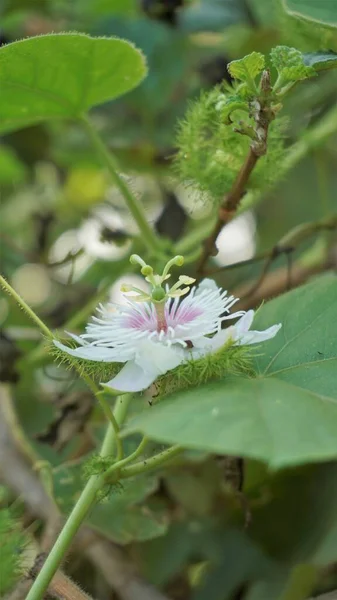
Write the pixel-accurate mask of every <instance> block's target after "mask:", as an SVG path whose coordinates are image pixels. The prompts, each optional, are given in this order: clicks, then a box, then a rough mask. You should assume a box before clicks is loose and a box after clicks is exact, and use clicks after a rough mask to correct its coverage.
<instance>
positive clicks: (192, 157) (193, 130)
mask: <svg viewBox="0 0 337 600" xmlns="http://www.w3.org/2000/svg"><path fill="white" fill-rule="evenodd" d="M243 85H244V84H243ZM239 87H240V86H239ZM239 87H238V88H237V90H235V92H234V96H235V97H237V96H238V94H239V95H240V97H241V88H240V89H239ZM228 98H229V95H228V94H227V93H226V92H225V90H224V89H223V88H222V87H221V86H216V87H215V88H213V89H212V90H211V91H209V92H206V93H205V92H204V93H202V94H201V96H200V98H199V99H198V100H197V101H195V102H193V103H192V104H190V106H189V108H188V110H187V114H186V118H185V120H184V121H182V122H181V123H180V125H179V128H178V135H177V146H178V148H179V150H178V153H177V156H176V159H175V170H176V172H177V173H178V175H179V177H180V178H181V179H182V180H183V181H184V183H185V185H186V186H187V187H188V186H190V187H191V188H194V189H196V190H198V191H199V193H200V195H201V197H202V198H203V200H204V201H205V202H207V201H213V202H215V203H217V204H220V203H221V202H222V201H223V198H224V196H225V194H227V192H228V191H229V190H230V189H231V186H232V184H233V182H234V180H235V178H236V177H237V174H238V172H239V170H240V168H241V167H242V164H243V162H244V160H245V158H246V156H247V153H248V151H249V145H250V143H251V139H250V138H249V137H248V136H247V135H240V134H238V133H237V132H235V131H234V129H235V127H239V128H240V123H239V121H240V119H244V121H245V123H247V122H249V121H250V122H251V125H252V126H254V123H253V120H252V119H249V117H248V116H247V112H245V111H243V110H236V111H235V112H233V113H231V119H232V120H233V125H230V126H228V125H227V123H228V120H227V118H226V116H225V114H223V113H222V110H221V105H220V108H219V102H223V101H225V102H226V100H227V99H228ZM247 107H248V101H247ZM225 110H227V108H226V107H225ZM227 116H228V115H227ZM281 123H282V122H281V121H280V119H276V120H275V121H273V122H272V123H271V125H270V128H269V136H268V153H267V155H266V156H263V157H261V159H260V160H259V162H258V164H257V166H256V168H255V169H254V171H253V173H252V175H251V178H250V180H249V184H248V189H256V188H258V189H261V188H264V187H266V186H268V185H269V183H271V182H272V181H273V180H274V179H275V178H276V177H277V175H278V171H279V165H280V161H281V160H282V158H283V141H282V135H281V128H282V127H281Z"/></svg>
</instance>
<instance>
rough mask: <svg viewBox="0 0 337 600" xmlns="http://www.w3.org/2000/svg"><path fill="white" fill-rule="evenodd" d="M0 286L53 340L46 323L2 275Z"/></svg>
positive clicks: (0, 276)
mask: <svg viewBox="0 0 337 600" xmlns="http://www.w3.org/2000/svg"><path fill="white" fill-rule="evenodd" d="M0 285H1V286H2V287H3V289H4V290H5V291H6V292H7V294H9V295H10V296H12V298H14V300H15V301H16V303H17V304H18V305H19V306H20V307H21V308H22V310H23V311H24V312H25V313H26V314H27V315H28V316H29V317H30V318H31V319H32V320H33V321H34V323H36V325H37V326H38V327H39V329H41V331H42V333H44V335H46V336H47V337H48V338H52V337H53V334H52V332H51V331H50V329H48V327H47V325H45V324H44V322H43V321H41V319H39V317H38V316H37V315H36V314H35V312H34V311H33V310H32V309H31V308H30V306H28V304H26V302H25V301H24V299H23V298H21V296H20V295H19V294H18V293H17V292H16V291H15V290H14V289H13V288H12V286H11V285H10V284H9V283H8V281H6V279H5V278H4V277H2V275H0Z"/></svg>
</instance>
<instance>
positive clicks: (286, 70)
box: [270, 46, 316, 83]
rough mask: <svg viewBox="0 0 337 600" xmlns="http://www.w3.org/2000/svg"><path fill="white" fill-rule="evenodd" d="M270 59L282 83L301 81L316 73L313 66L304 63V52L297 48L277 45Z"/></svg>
mask: <svg viewBox="0 0 337 600" xmlns="http://www.w3.org/2000/svg"><path fill="white" fill-rule="evenodd" d="M270 60H271V63H272V65H273V66H274V67H275V69H277V71H278V74H279V77H280V78H281V79H282V83H286V82H289V81H300V80H301V79H307V78H308V77H312V76H313V75H316V71H315V69H314V68H313V67H311V66H306V65H305V64H304V58H303V54H302V53H301V52H300V51H299V50H296V48H289V47H288V46H276V48H273V49H272V50H271V52H270Z"/></svg>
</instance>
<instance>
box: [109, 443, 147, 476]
mask: <svg viewBox="0 0 337 600" xmlns="http://www.w3.org/2000/svg"><path fill="white" fill-rule="evenodd" d="M148 443H149V440H148V438H147V437H146V436H144V437H143V439H142V441H141V442H140V444H139V446H138V447H137V448H136V450H135V451H134V452H132V454H129V456H126V457H125V458H123V459H122V460H120V461H118V462H116V463H115V464H114V465H112V466H111V467H110V468H109V469H108V470H107V471H105V482H106V483H108V482H109V477H110V475H112V474H114V473H115V471H118V470H119V469H120V468H121V467H124V465H127V464H128V463H129V462H132V461H133V460H134V459H135V458H138V456H140V454H141V453H142V452H143V450H144V448H145V446H146V445H147V444H148Z"/></svg>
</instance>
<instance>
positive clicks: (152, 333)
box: [54, 255, 281, 392]
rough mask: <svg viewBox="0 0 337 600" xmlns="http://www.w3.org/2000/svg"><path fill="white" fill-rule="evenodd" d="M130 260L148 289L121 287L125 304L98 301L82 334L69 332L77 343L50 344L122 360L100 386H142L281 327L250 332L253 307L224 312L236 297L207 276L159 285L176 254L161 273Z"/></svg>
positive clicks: (101, 358)
mask: <svg viewBox="0 0 337 600" xmlns="http://www.w3.org/2000/svg"><path fill="white" fill-rule="evenodd" d="M133 258H134V262H138V263H139V264H140V265H141V267H142V269H141V271H142V273H143V275H146V280H147V281H148V283H150V288H149V290H148V292H144V291H143V290H140V289H138V288H135V287H133V286H125V289H124V291H125V292H126V293H127V294H129V293H133V296H132V297H130V298H129V300H128V303H127V305H126V306H120V305H115V304H112V303H111V304H107V305H106V306H102V305H99V307H98V309H97V311H98V314H99V316H98V317H93V318H92V323H89V324H88V325H87V328H86V332H85V333H84V334H82V335H81V336H75V335H73V334H69V335H70V336H71V337H72V338H73V339H74V340H75V341H76V342H77V343H78V344H79V347H77V348H74V349H73V348H69V347H68V346H65V345H64V344H61V343H60V342H58V341H55V342H54V343H55V344H56V346H57V347H58V348H60V349H61V350H63V351H64V352H67V353H68V354H70V355H71V356H74V357H77V358H83V359H88V360H93V361H101V362H112V363H113V362H120V363H126V364H125V365H124V367H123V368H122V369H121V371H120V372H119V373H118V375H117V376H116V377H114V378H113V379H111V381H109V382H107V383H106V384H105V385H107V386H108V387H110V388H112V389H114V390H117V391H120V392H139V391H141V390H145V389H147V388H148V387H149V386H150V385H151V384H152V383H153V382H154V381H155V380H156V379H157V378H158V377H159V376H160V375H163V374H164V373H166V372H167V371H170V370H171V369H174V368H175V367H177V366H178V365H180V364H182V363H184V362H186V361H189V360H192V359H197V358H201V357H202V356H205V355H206V354H209V353H212V352H216V351H217V350H219V349H220V348H221V347H222V346H224V345H225V344H226V343H227V342H228V341H229V340H232V341H233V343H234V344H236V345H243V344H255V343H260V342H263V341H265V340H268V339H270V338H272V337H274V336H275V335H276V334H277V332H278V331H279V329H280V327H281V325H280V324H278V325H273V326H272V327H269V328H268V329H266V330H265V331H253V330H250V327H251V325H252V322H253V318H254V311H253V310H250V311H248V312H244V311H238V312H235V313H232V314H229V311H230V309H231V308H232V306H233V305H234V304H235V303H236V302H237V301H238V299H236V298H234V296H228V295H227V292H226V291H222V290H221V289H219V288H218V287H217V286H216V284H215V282H214V281H212V280H210V279H205V280H204V281H202V282H201V284H200V285H199V286H196V287H195V288H193V289H192V291H190V292H189V290H190V284H191V283H193V282H194V280H193V279H192V278H190V277H185V276H180V278H179V280H178V282H177V283H176V284H175V285H173V286H172V287H171V288H168V286H167V285H166V287H165V289H164V287H163V285H162V284H163V283H164V282H165V281H166V280H167V279H168V278H169V277H170V275H169V273H168V271H169V269H170V267H171V266H172V264H178V265H181V264H182V262H181V257H176V258H175V259H173V260H172V261H170V262H169V263H168V264H167V265H166V267H165V269H164V271H163V274H162V275H161V276H159V275H154V274H153V270H152V268H151V267H149V266H148V265H146V264H145V263H144V261H142V259H140V257H135V255H134V256H133ZM178 259H179V261H178ZM188 292H189V294H188V295H187V296H186V297H185V298H184V299H183V300H181V296H183V295H185V294H186V293H188ZM237 317H240V319H239V320H238V321H237V323H236V324H235V325H232V326H230V327H228V328H227V329H221V326H222V323H223V322H224V321H226V320H228V319H235V318H237Z"/></svg>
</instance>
